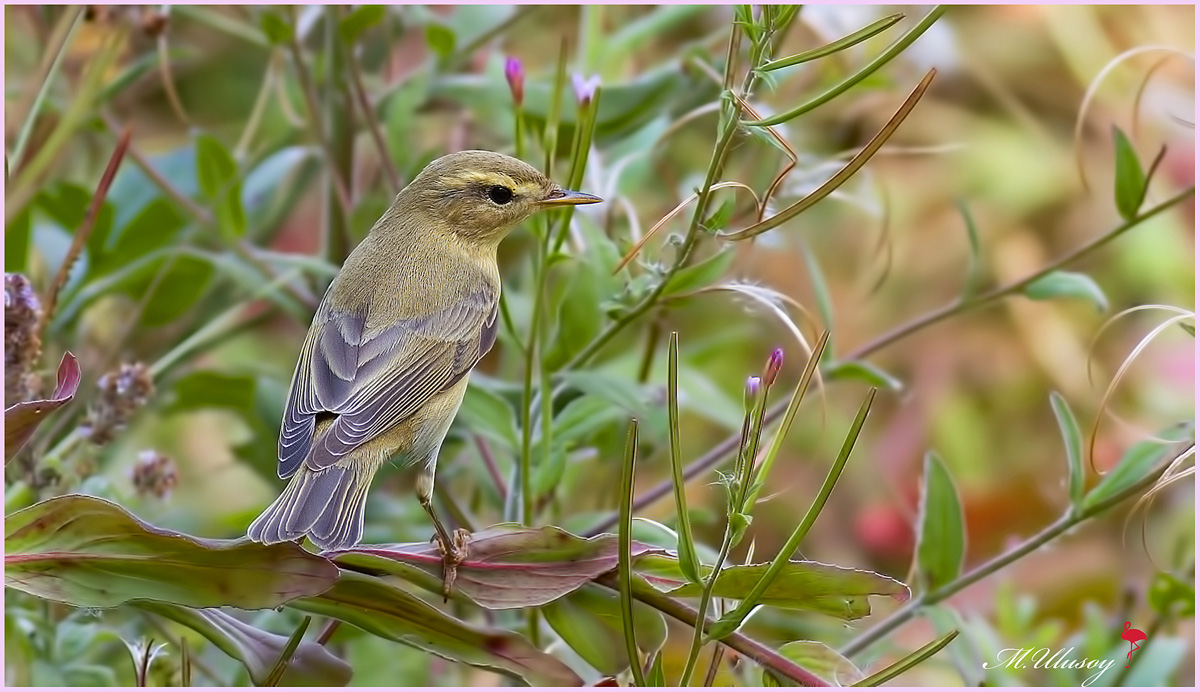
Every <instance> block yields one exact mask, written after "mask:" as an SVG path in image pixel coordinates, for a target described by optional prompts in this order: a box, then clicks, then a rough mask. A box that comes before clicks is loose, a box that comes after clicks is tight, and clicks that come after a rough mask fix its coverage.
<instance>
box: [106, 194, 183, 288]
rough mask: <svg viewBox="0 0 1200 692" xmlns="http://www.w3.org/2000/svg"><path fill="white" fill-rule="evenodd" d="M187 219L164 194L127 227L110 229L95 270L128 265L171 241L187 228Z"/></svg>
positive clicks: (148, 205)
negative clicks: (184, 227)
mask: <svg viewBox="0 0 1200 692" xmlns="http://www.w3.org/2000/svg"><path fill="white" fill-rule="evenodd" d="M184 222H185V219H184V217H183V215H182V214H180V213H179V211H178V210H177V209H176V208H175V206H174V205H173V204H172V203H171V202H169V201H168V200H167V199H165V198H163V197H157V198H155V199H153V200H151V201H150V202H149V203H148V204H146V205H145V206H144V207H143V208H142V209H141V211H139V212H138V213H137V214H136V215H135V216H134V217H133V218H132V219H131V220H130V221H129V223H127V224H125V226H124V227H123V228H118V229H116V230H114V232H113V233H110V234H109V236H108V239H107V242H105V244H104V248H103V252H102V253H99V256H98V257H96V258H95V264H94V266H93V267H92V274H93V275H95V276H99V275H102V274H108V273H110V272H113V271H116V270H118V269H120V268H121V267H124V266H127V265H128V264H129V262H130V261H132V260H134V259H137V258H139V257H143V256H145V255H146V254H148V253H150V252H153V251H154V250H157V249H159V248H161V247H163V246H165V245H168V244H170V243H171V242H172V241H174V240H175V238H176V237H177V236H178V234H179V231H180V230H182V229H183V226H184Z"/></svg>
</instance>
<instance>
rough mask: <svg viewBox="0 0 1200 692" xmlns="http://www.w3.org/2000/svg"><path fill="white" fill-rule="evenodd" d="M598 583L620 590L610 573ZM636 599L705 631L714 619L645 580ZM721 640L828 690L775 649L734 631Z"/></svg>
mask: <svg viewBox="0 0 1200 692" xmlns="http://www.w3.org/2000/svg"><path fill="white" fill-rule="evenodd" d="M596 581H597V583H599V584H603V585H604V586H607V587H609V588H611V589H613V590H616V589H617V588H619V587H618V585H617V583H616V578H615V577H614V576H613V575H612V574H609V575H607V576H604V577H602V578H600V579H597V580H596ZM633 597H634V598H636V599H637V600H639V601H641V602H642V603H645V604H646V605H648V606H650V607H651V608H654V609H655V610H658V611H659V612H661V613H664V614H666V615H669V616H671V617H673V618H675V619H676V620H678V621H680V622H682V623H684V624H686V625H695V624H696V623H697V622H703V623H704V628H705V629H707V628H708V627H709V626H710V625H711V624H712V620H710V619H708V618H703V619H702V618H700V617H699V613H698V612H697V611H696V610H693V609H692V608H690V607H688V606H687V605H685V604H683V603H682V602H680V601H678V600H676V599H674V598H671V597H670V596H667V595H666V594H663V593H660V592H659V591H658V590H657V589H655V588H654V587H653V586H650V585H649V584H647V583H645V582H644V581H641V580H637V579H635V580H634V581H633ZM720 641H721V643H722V644H724V645H725V646H728V647H729V648H731V649H733V650H734V651H736V652H738V653H740V654H742V655H743V656H745V657H747V658H749V659H750V660H752V661H754V662H755V663H757V664H758V665H760V666H762V667H764V668H766V669H768V670H770V671H771V672H773V673H775V674H777V675H779V677H781V678H784V679H786V680H791V681H793V682H795V683H797V684H799V685H804V686H806V687H828V686H829V683H828V682H826V681H825V680H823V679H821V677H820V676H819V675H816V674H815V673H812V672H810V671H809V670H807V669H805V668H804V667H802V666H800V665H798V664H796V663H795V662H793V661H791V660H789V659H788V658H786V657H784V656H782V655H780V654H779V652H777V651H774V650H772V649H771V648H770V647H767V646H765V645H763V644H762V643H760V642H758V641H755V640H753V639H751V638H750V637H747V636H746V635H744V634H741V633H740V632H734V633H732V634H729V635H726V636H724V637H721V638H720Z"/></svg>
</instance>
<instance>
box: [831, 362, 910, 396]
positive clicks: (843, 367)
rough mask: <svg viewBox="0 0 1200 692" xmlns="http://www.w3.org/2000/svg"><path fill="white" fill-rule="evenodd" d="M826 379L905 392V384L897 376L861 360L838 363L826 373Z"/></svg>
mask: <svg viewBox="0 0 1200 692" xmlns="http://www.w3.org/2000/svg"><path fill="white" fill-rule="evenodd" d="M825 377H826V379H827V380H829V381H833V380H858V381H860V382H866V383H867V384H869V385H871V386H872V387H879V388H881V389H887V390H889V391H892V392H902V391H904V383H903V382H901V381H900V380H899V379H897V378H896V377H895V376H893V375H891V374H890V373H888V372H886V371H885V370H884V369H883V368H880V367H877V366H875V365H872V364H870V363H867V362H864V361H860V360H854V361H849V362H845V363H838V364H837V365H834V366H833V367H832V368H829V370H827V371H826V372H825Z"/></svg>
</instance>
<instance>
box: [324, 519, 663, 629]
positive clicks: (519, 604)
mask: <svg viewBox="0 0 1200 692" xmlns="http://www.w3.org/2000/svg"><path fill="white" fill-rule="evenodd" d="M469 552H470V554H469V555H468V556H467V558H466V559H465V560H464V561H463V562H462V564H460V565H459V567H458V576H457V578H456V579H455V582H454V592H455V593H456V594H459V595H462V596H464V597H465V598H467V599H470V600H471V601H472V602H474V603H475V604H476V605H479V606H482V607H484V608H488V609H489V610H499V609H505V608H525V607H534V606H542V605H545V604H547V603H549V602H550V601H553V600H554V599H556V598H559V597H561V596H564V595H566V594H568V593H570V592H572V591H574V590H575V589H577V588H579V587H580V586H581V585H583V584H586V583H587V582H589V581H591V580H592V579H594V578H596V577H597V576H599V575H601V574H603V573H605V572H608V571H611V570H613V569H616V567H617V537H616V536H614V535H612V534H602V535H599V536H596V537H595V538H586V539H585V538H580V537H578V536H574V535H572V534H569V533H567V532H566V531H563V530H562V529H560V528H558V527H555V526H547V527H543V528H540V529H532V528H525V527H521V526H518V525H516V524H497V525H496V526H491V527H488V528H486V529H484V530H482V531H476V532H475V533H473V534H471V545H470V551H469ZM633 552H634V555H635V556H639V555H643V554H649V553H658V554H662V553H664V552H665V551H662V550H656V549H653V548H651V547H650V546H646V545H642V544H640V543H636V544H634V551H633ZM335 562H336V563H337V564H338V565H341V566H343V567H347V568H351V569H363V570H367V571H371V572H373V573H374V572H385V573H388V574H395V575H397V576H399V577H402V578H404V579H406V580H408V581H411V582H414V583H416V584H418V585H421V586H422V587H424V588H428V589H429V590H430V591H432V592H434V593H439V594H440V593H441V588H442V587H441V584H442V557H441V553H440V552H439V549H438V547H437V546H435V545H431V544H429V543H428V542H421V543H400V544H389V545H379V546H359V547H357V548H355V549H353V550H350V551H343V552H340V553H337V555H336V558H335Z"/></svg>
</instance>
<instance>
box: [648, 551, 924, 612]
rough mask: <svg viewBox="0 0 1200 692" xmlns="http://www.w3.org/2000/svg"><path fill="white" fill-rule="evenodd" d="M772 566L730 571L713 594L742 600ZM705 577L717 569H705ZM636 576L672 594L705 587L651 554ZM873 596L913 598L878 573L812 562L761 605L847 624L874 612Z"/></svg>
mask: <svg viewBox="0 0 1200 692" xmlns="http://www.w3.org/2000/svg"><path fill="white" fill-rule="evenodd" d="M769 566H770V565H769V564H768V563H763V564H758V565H735V566H732V567H726V568H724V569H722V570H721V572H720V574H718V575H717V582H716V584H715V585H714V587H713V596H715V597H717V598H733V599H737V600H741V599H743V598H745V597H746V595H747V594H749V593H750V591H751V589H753V588H754V585H755V584H756V583H758V580H759V578H760V577H762V575H763V574H765V573H766V571H767V568H768V567H769ZM701 570H702V571H703V572H704V575H703V576H704V577H707V575H708V574H709V573H710V572H712V567H711V566H709V565H703V566H702V567H701ZM634 572H635V573H636V574H638V575H640V576H642V577H643V578H644V579H645V580H646V581H647V582H648V583H649V584H650V585H651V586H653V587H654V588H656V589H658V590H659V591H665V592H666V593H668V594H669V595H671V596H677V597H685V598H689V597H693V596H699V595H700V588H701V587H700V585H698V584H691V583H688V582H687V580H686V579H685V578H684V576H683V573H682V572H681V571H680V569H679V561H678V560H676V559H674V558H670V557H663V556H662V555H658V554H653V553H648V554H645V555H642V556H640V557H638V558H637V560H636V561H635V564H634ZM867 596H891V597H892V598H894V599H896V600H897V601H905V600H907V599H908V596H909V591H908V587H907V586H905V585H904V584H902V583H900V582H898V581H896V580H895V579H892V578H891V577H886V576H884V575H882V574H876V573H875V572H868V571H865V570H857V569H850V568H848V567H838V566H837V565H826V564H823V563H820V562H810V561H807V560H790V561H788V563H787V564H786V565H785V566H784V568H783V570H782V571H781V572H780V573H779V575H778V576H777V577H775V579H774V580H773V581H772V582H771V584H770V586H768V587H767V590H766V591H765V592H763V595H762V598H761V603H763V604H764V605H769V606H775V607H777V608H787V609H789V610H807V611H812V612H815V613H823V614H825V615H831V616H833V617H836V618H841V619H842V620H857V619H858V618H861V617H865V616H867V615H870V614H871V605H870V603H868V601H867Z"/></svg>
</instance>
